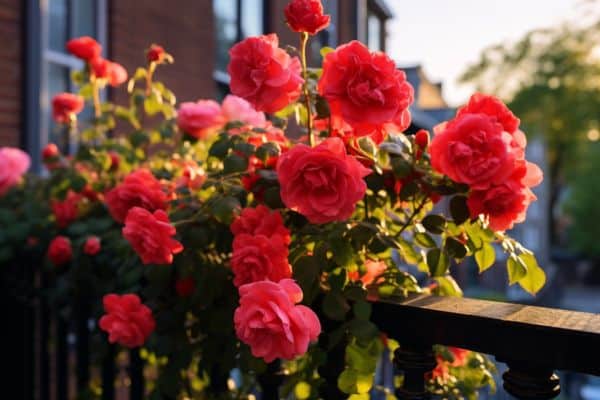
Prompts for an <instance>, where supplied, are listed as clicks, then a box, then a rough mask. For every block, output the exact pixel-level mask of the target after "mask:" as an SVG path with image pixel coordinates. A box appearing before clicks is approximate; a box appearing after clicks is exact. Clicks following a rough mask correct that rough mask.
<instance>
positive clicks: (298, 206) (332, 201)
mask: <svg viewBox="0 0 600 400" xmlns="http://www.w3.org/2000/svg"><path fill="white" fill-rule="evenodd" d="M369 173H371V170H369V169H367V168H365V167H364V166H363V165H362V164H361V163H360V162H358V161H357V160H356V159H355V158H354V157H352V156H349V155H347V154H346V149H345V147H344V142H343V141H342V140H341V139H339V138H328V139H325V140H324V141H323V142H321V143H320V144H319V145H318V146H317V147H314V148H311V147H308V146H306V145H303V144H298V145H296V146H295V147H293V148H292V149H291V150H289V151H287V152H286V153H283V154H282V155H281V156H280V157H279V162H278V163H277V175H278V178H279V183H280V185H281V199H282V200H283V202H284V204H285V205H286V206H287V207H289V208H291V209H293V210H296V211H298V212H299V213H300V214H302V215H304V216H305V217H306V218H308V220H309V221H310V222H311V223H314V224H322V223H326V222H332V221H343V220H345V219H347V218H349V217H350V216H351V215H352V213H353V212H354V207H355V205H356V203H357V202H358V201H359V200H361V199H362V198H363V196H364V194H365V191H366V189H367V185H366V184H365V181H364V179H363V178H364V177H365V176H367V175H368V174H369Z"/></svg>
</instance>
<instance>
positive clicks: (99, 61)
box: [91, 57, 127, 87]
mask: <svg viewBox="0 0 600 400" xmlns="http://www.w3.org/2000/svg"><path fill="white" fill-rule="evenodd" d="M91 66H92V71H93V72H94V75H95V76H96V78H99V79H106V80H107V82H108V84H109V85H110V86H113V87H116V86H119V85H120V84H122V83H124V82H125V81H126V80H127V70H125V68H123V66H122V65H121V64H119V63H116V62H112V61H109V60H106V59H104V58H102V57H98V58H95V59H94V60H92V63H91Z"/></svg>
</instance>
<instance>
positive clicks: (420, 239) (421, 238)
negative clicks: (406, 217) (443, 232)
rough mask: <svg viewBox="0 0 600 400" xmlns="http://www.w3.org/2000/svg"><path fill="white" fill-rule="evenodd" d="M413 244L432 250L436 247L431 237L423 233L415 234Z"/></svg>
mask: <svg viewBox="0 0 600 400" xmlns="http://www.w3.org/2000/svg"><path fill="white" fill-rule="evenodd" d="M415 242H417V244H418V245H419V246H421V247H426V248H433V247H436V246H437V243H436V242H435V240H433V238H432V237H431V236H429V235H428V234H427V233H425V232H419V233H417V234H415Z"/></svg>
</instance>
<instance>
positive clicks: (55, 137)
mask: <svg viewBox="0 0 600 400" xmlns="http://www.w3.org/2000/svg"><path fill="white" fill-rule="evenodd" d="M68 90H69V69H68V68H66V67H63V66H61V65H57V64H53V63H48V99H47V103H46V104H47V110H48V122H47V123H48V126H49V130H48V141H49V142H53V143H56V145H57V146H59V148H60V149H61V150H62V151H68V140H67V137H66V131H65V129H64V127H63V126H61V125H57V124H56V123H54V121H53V120H52V98H53V97H54V95H55V94H57V93H60V92H66V91H68Z"/></svg>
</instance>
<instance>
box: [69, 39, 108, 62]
mask: <svg viewBox="0 0 600 400" xmlns="http://www.w3.org/2000/svg"><path fill="white" fill-rule="evenodd" d="M67 51H68V52H69V53H71V54H73V55H74V56H75V57H77V58H80V59H82V60H84V61H91V60H93V59H94V58H97V57H99V56H100V53H101V52H102V46H100V44H99V43H98V42H97V41H96V40H94V39H93V38H91V37H89V36H82V37H79V38H75V39H71V40H69V41H68V42H67Z"/></svg>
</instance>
